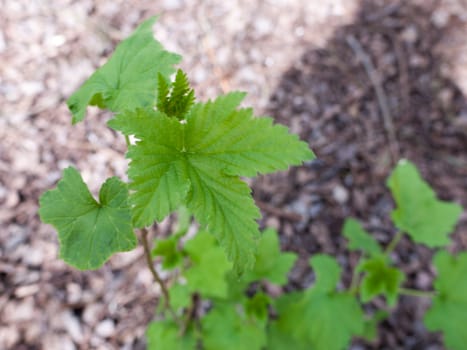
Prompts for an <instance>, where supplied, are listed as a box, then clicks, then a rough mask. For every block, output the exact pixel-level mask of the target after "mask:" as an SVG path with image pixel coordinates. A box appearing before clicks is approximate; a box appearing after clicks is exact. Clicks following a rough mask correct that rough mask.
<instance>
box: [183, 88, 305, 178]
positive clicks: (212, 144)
mask: <svg viewBox="0 0 467 350" xmlns="http://www.w3.org/2000/svg"><path fill="white" fill-rule="evenodd" d="M244 96H245V94H243V93H239V92H234V93H230V94H227V95H225V96H221V97H218V98H217V99H216V100H215V101H213V102H208V103H198V104H196V105H195V106H194V107H193V108H192V110H191V111H190V113H189V115H188V116H187V121H188V122H187V131H186V147H187V148H188V149H190V151H191V152H193V153H196V154H197V155H198V156H199V157H201V158H202V159H203V160H205V161H210V162H213V163H215V164H216V166H217V168H218V169H222V170H223V171H224V172H225V173H227V174H231V175H238V176H248V177H251V176H256V175H257V174H258V173H262V174H266V173H270V172H274V171H277V170H286V169H287V167H288V166H289V165H299V164H301V163H302V162H303V161H304V160H311V159H313V158H314V154H313V152H312V151H311V150H310V149H309V147H308V145H307V144H306V143H305V142H302V141H300V140H299V139H298V137H297V136H296V135H293V134H289V133H288V130H287V128H286V127H284V126H282V125H277V124H276V125H273V124H272V122H273V120H272V119H271V118H267V117H262V118H255V117H254V116H253V112H252V109H239V110H236V109H235V108H236V107H237V106H238V105H239V103H240V102H241V101H242V100H243V98H244Z"/></svg>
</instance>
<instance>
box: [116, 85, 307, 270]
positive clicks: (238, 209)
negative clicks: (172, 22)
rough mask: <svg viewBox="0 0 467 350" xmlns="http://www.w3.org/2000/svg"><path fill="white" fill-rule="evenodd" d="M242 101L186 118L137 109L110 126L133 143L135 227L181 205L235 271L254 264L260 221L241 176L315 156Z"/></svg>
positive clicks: (227, 100) (203, 108)
mask: <svg viewBox="0 0 467 350" xmlns="http://www.w3.org/2000/svg"><path fill="white" fill-rule="evenodd" d="M243 96H244V94H241V93H232V94H228V95H225V96H221V97H219V98H218V99H216V100H215V101H214V102H208V103H197V104H196V105H194V106H193V107H192V108H191V110H190V112H189V114H188V115H187V117H186V121H179V120H177V118H171V117H168V116H167V115H165V114H164V113H162V112H160V111H153V110H149V109H139V110H137V111H135V112H125V113H120V114H119V115H117V116H116V118H115V119H114V120H112V121H110V122H109V125H110V126H111V127H113V128H114V129H116V130H119V131H122V132H123V133H124V134H126V135H134V136H135V137H136V138H137V139H138V141H137V143H136V144H135V145H131V146H130V147H129V151H128V154H127V157H128V158H130V159H131V161H130V165H129V171H128V175H129V178H130V190H131V191H132V193H131V195H130V201H131V204H132V205H133V218H134V224H135V226H136V227H142V226H147V225H149V224H151V223H152V222H153V221H154V220H162V219H163V218H164V217H165V216H166V215H167V214H169V213H170V212H171V211H173V210H175V209H176V208H177V207H178V206H179V205H180V204H182V203H186V205H187V207H188V209H189V210H190V211H191V212H192V213H193V215H194V217H195V218H196V219H197V220H198V222H200V223H201V224H202V225H203V226H204V227H205V228H206V229H207V230H208V231H209V232H210V233H212V234H214V235H215V236H216V237H217V239H218V241H219V242H220V244H221V245H222V246H223V247H224V249H225V250H226V252H227V256H228V257H229V259H230V260H231V261H233V262H234V268H235V270H236V271H237V273H238V274H241V273H242V272H243V271H244V270H245V269H251V268H252V267H253V265H254V260H255V240H256V239H257V238H258V237H259V230H258V224H257V222H256V219H258V218H259V216H260V213H259V210H258V208H257V207H256V206H255V204H254V201H253V198H252V197H251V193H250V192H251V191H250V188H249V187H248V186H247V184H246V183H245V182H243V181H242V180H240V178H239V176H243V175H256V174H257V173H258V172H268V171H272V170H273V169H276V170H278V169H285V168H286V166H287V165H288V164H298V163H299V162H301V161H303V160H306V159H309V158H312V157H313V154H312V152H311V151H310V150H309V149H308V146H307V145H306V144H305V143H304V142H301V141H299V140H298V139H297V137H296V136H295V135H290V134H288V133H287V130H286V129H285V128H284V127H280V126H273V125H272V122H271V120H270V118H257V119H255V118H252V115H251V111H249V110H237V109H236V108H237V106H238V104H239V103H240V102H241V100H242V99H243ZM261 120H263V121H261ZM257 121H258V122H257ZM258 140H260V141H258ZM254 157H257V158H256V159H254ZM286 259H289V261H291V260H290V258H286Z"/></svg>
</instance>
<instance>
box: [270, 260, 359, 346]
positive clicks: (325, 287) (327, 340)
mask: <svg viewBox="0 0 467 350" xmlns="http://www.w3.org/2000/svg"><path fill="white" fill-rule="evenodd" d="M311 264H312V267H313V268H314V270H315V273H316V276H317V280H316V283H315V285H314V286H313V287H312V288H310V289H308V290H307V291H306V292H305V293H303V294H291V295H286V296H284V297H282V298H280V299H279V301H278V303H277V304H276V308H277V311H278V313H279V318H278V320H277V321H273V322H272V325H271V331H270V336H271V337H272V338H271V340H273V341H270V344H269V345H270V348H271V349H273V350H275V349H277V350H279V349H283V348H285V347H284V346H286V345H287V344H288V346H287V348H289V347H290V348H293V349H300V350H302V349H303V350H304V349H314V350H343V349H347V348H348V345H349V343H350V341H351V339H352V336H355V335H360V334H362V333H363V331H364V325H365V319H364V315H363V312H362V310H361V308H360V305H359V304H358V302H357V300H356V299H355V297H354V296H352V295H351V294H350V293H348V292H336V291H335V288H336V284H337V282H338V281H339V279H340V274H341V269H340V267H339V265H338V264H337V262H336V261H335V260H334V258H332V257H330V256H327V255H316V256H314V257H313V258H312V259H311ZM298 320H299V321H298Z"/></svg>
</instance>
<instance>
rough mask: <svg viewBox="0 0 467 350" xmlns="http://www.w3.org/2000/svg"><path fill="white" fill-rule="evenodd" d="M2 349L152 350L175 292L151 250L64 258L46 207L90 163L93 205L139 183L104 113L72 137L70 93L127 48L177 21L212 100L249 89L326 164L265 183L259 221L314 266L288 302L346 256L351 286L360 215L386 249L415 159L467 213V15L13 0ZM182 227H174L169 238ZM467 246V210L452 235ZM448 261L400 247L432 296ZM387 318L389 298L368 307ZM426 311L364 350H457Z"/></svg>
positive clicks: (174, 30)
mask: <svg viewBox="0 0 467 350" xmlns="http://www.w3.org/2000/svg"><path fill="white" fill-rule="evenodd" d="M0 5H1V8H2V13H0V17H1V18H2V22H1V24H0V60H1V62H2V64H1V65H0V92H1V94H0V106H1V107H0V140H1V141H0V349H48V350H54V349H144V348H145V340H144V331H145V327H146V324H147V323H148V322H149V320H150V319H151V318H152V317H153V311H154V308H155V305H156V303H157V297H158V295H159V293H160V291H159V290H158V288H157V286H155V284H154V283H153V281H152V278H151V275H150V272H149V271H148V269H147V268H146V267H145V264H144V258H143V254H142V249H141V248H138V249H136V250H135V251H133V252H130V253H125V254H117V255H116V256H115V257H113V258H112V259H111V260H110V262H109V263H108V264H106V265H105V266H104V267H103V268H101V269H99V270H97V271H88V272H80V271H76V270H74V269H72V268H69V267H67V266H66V265H65V264H64V263H63V262H62V261H61V260H59V259H58V242H57V237H56V234H55V232H54V230H53V228H52V227H50V226H48V225H43V224H41V223H40V222H39V219H38V216H37V200H38V198H39V195H40V194H41V193H42V192H44V191H45V190H47V189H49V188H51V187H53V186H54V184H55V183H56V181H57V180H58V179H59V177H60V175H61V171H62V169H63V168H65V167H67V166H68V165H70V164H71V165H74V166H76V167H77V168H78V169H80V171H81V172H82V173H83V177H84V179H85V181H86V182H87V183H88V184H89V186H90V188H91V189H92V190H93V192H94V193H95V192H96V190H97V189H98V188H99V187H100V184H101V183H102V182H103V181H104V180H105V178H106V177H108V176H112V175H117V176H120V177H122V178H125V170H126V166H127V162H126V160H125V159H124V158H123V156H122V155H123V153H124V151H125V146H124V140H123V139H122V138H121V137H120V136H118V135H117V134H115V133H113V132H112V131H110V130H109V129H108V128H106V126H105V121H106V120H107V119H108V118H109V117H110V116H109V114H107V113H103V112H100V111H97V110H95V109H90V110H89V114H88V117H87V119H86V120H85V121H84V122H83V123H80V124H78V125H77V126H73V127H72V126H71V125H70V115H69V112H68V111H67V109H66V105H65V100H66V99H67V97H68V96H69V95H70V94H71V93H72V92H73V91H74V90H75V89H76V88H77V87H78V86H79V84H80V83H81V82H82V81H84V79H85V78H86V77H87V76H89V74H90V73H91V72H92V71H93V70H94V69H95V68H96V67H98V66H99V65H101V64H102V63H103V62H104V61H105V59H106V58H107V57H108V56H109V54H110V53H111V52H112V51H113V49H114V47H115V45H116V44H117V43H118V41H120V40H121V39H123V38H124V37H126V36H127V35H128V34H129V33H130V32H131V30H132V29H133V28H134V27H135V26H136V25H137V24H138V23H139V22H140V21H141V20H142V19H144V18H147V17H148V16H149V15H152V14H156V13H161V12H163V13H164V14H163V15H162V17H161V19H160V23H158V24H157V25H156V27H155V32H156V36H157V38H158V40H160V41H161V42H162V43H163V44H164V45H165V46H167V47H168V48H169V49H171V50H173V51H176V52H179V53H181V54H182V55H183V56H184V62H183V64H182V68H184V69H185V70H186V71H187V72H188V75H189V77H190V79H191V80H192V82H193V86H194V88H195V90H196V91H197V93H198V96H197V97H198V98H199V99H201V100H204V99H206V98H209V97H213V96H215V95H217V94H219V93H220V92H222V91H227V90H233V89H239V90H244V91H247V92H248V93H249V97H248V99H247V100H246V101H245V104H246V105H251V106H253V107H254V108H255V110H256V111H258V114H268V115H270V116H272V117H273V118H274V119H275V120H276V121H277V122H280V123H283V124H286V125H288V126H289V127H290V128H291V130H292V131H293V132H296V133H298V134H299V135H300V136H301V138H302V139H303V140H306V141H308V142H309V144H310V147H311V148H312V149H313V150H314V151H315V153H316V155H317V159H316V160H315V161H312V162H309V163H307V164H306V165H304V166H302V167H297V168H293V169H291V170H290V171H288V172H282V173H279V174H275V175H269V176H262V177H259V178H257V179H255V180H253V182H252V185H253V190H254V197H255V199H256V201H257V203H258V204H259V205H260V207H261V208H262V212H263V219H262V220H261V225H262V226H263V227H265V226H273V227H276V228H277V229H278V230H279V232H280V234H281V240H282V247H283V249H286V250H293V251H296V252H298V253H299V255H300V260H299V262H298V264H297V265H296V266H295V268H294V269H293V271H292V273H291V274H290V282H289V284H288V285H287V286H286V287H285V288H286V290H293V289H300V288H304V287H307V286H309V285H311V284H312V283H313V280H314V275H313V272H312V271H311V270H310V268H309V267H308V266H307V260H308V259H309V257H310V256H312V255H313V254H316V253H318V252H321V253H328V254H332V255H334V256H337V258H338V260H339V262H340V263H341V264H342V266H343V269H344V278H343V281H342V285H343V286H347V285H348V284H349V283H350V277H351V275H350V271H351V268H352V267H353V266H354V265H355V264H356V261H357V256H356V255H355V254H352V253H349V252H348V251H347V250H346V242H345V240H344V238H343V237H342V235H341V228H342V223H343V221H344V219H345V218H347V217H349V216H352V217H355V218H358V219H359V220H360V221H361V222H362V223H363V224H364V226H365V227H366V228H367V229H368V230H369V231H371V232H372V233H373V234H374V235H375V237H376V238H377V239H378V240H379V241H380V242H381V243H382V244H387V243H388V242H389V241H390V240H391V238H392V236H393V234H394V232H395V229H394V227H393V226H392V225H391V223H390V221H389V214H390V212H391V210H392V208H393V206H394V204H393V202H392V199H391V196H390V194H389V191H388V189H387V188H386V186H385V180H386V178H387V177H388V175H389V174H390V171H391V169H392V168H393V166H394V164H395V163H396V162H397V160H398V159H400V158H407V159H410V160H411V161H412V162H414V163H415V164H416V165H417V166H418V167H419V169H420V170H421V173H422V175H423V176H424V178H425V179H426V180H427V181H428V182H429V183H430V184H431V185H432V186H433V188H434V189H435V191H436V193H437V194H438V195H439V196H440V197H441V198H442V199H444V200H452V201H455V202H457V203H459V204H461V205H462V206H463V207H464V208H467V152H466V151H467V100H466V96H467V64H466V63H467V62H466V61H467V59H466V57H467V47H466V45H465V43H464V42H463V41H465V40H464V38H465V33H466V30H467V4H465V3H463V2H462V0H443V1H423V0H412V1H396V0H393V1H391V0H381V1H380V0H373V1H368V0H367V1H361V2H360V1H345V0H320V1H315V0H310V1H296V2H288V1H283V0H274V1H273V0H270V1H251V0H250V1H242V0H238V1H229V2H220V1H183V0H164V1H160V2H144V1H123V0H119V1H99V2H93V1H90V0H82V1H71V0H53V1H48V2H40V1H39V2H31V1H26V0H18V1H15V2H10V1H0ZM171 225H172V222H171V220H167V221H165V222H163V223H161V224H160V225H159V231H161V232H160V233H161V234H164V233H166V232H168V231H169V229H170V226H171ZM452 237H453V240H454V243H453V244H452V246H451V247H450V250H451V251H453V252H457V251H461V250H465V249H467V214H466V212H465V211H464V213H463V214H462V216H461V220H460V222H459V224H458V226H457V228H456V231H455V234H454V235H453V236H452ZM432 253H433V252H432V251H431V250H429V249H427V248H425V247H422V246H416V245H414V244H413V243H412V242H410V241H409V240H408V239H404V240H402V242H401V243H400V244H399V245H398V246H397V249H396V250H395V252H394V254H393V258H394V261H395V262H396V264H397V265H398V266H400V267H401V268H402V269H403V270H404V272H405V273H406V274H407V281H406V284H405V286H407V287H411V288H418V289H422V290H429V289H430V288H431V281H432V279H433V277H434V276H435V271H434V269H433V268H432V266H431V264H430V261H431V255H432ZM376 306H378V307H385V304H384V301H383V300H382V299H381V300H380V299H377V300H375V302H374V303H372V304H371V305H369V306H368V310H369V311H370V312H371V311H372V310H373V309H374V308H375V307H376ZM428 306H429V301H428V300H425V299H415V298H413V297H402V298H401V299H400V302H399V304H398V306H397V307H396V308H395V309H394V310H392V311H393V312H392V314H391V316H390V317H389V318H388V319H387V320H385V321H384V322H382V323H381V325H380V327H379V337H378V339H377V340H376V341H375V342H374V343H367V342H363V341H361V340H355V341H354V342H353V344H352V347H351V348H352V349H354V350H357V349H430V350H435V349H442V348H443V347H442V343H441V337H440V335H439V334H431V333H428V332H427V331H426V329H425V328H424V326H423V324H422V322H421V320H422V316H423V312H424V310H426V308H427V307H428Z"/></svg>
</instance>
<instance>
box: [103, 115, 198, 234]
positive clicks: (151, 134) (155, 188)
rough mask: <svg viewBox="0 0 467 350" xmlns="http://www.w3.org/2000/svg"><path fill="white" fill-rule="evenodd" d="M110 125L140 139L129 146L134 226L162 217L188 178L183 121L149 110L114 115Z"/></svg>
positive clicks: (183, 190)
mask: <svg viewBox="0 0 467 350" xmlns="http://www.w3.org/2000/svg"><path fill="white" fill-rule="evenodd" d="M109 126H111V127H112V128H114V129H116V130H119V131H122V132H123V133H124V134H127V135H130V134H134V135H136V136H137V137H139V138H140V139H141V140H140V141H138V142H137V143H136V145H132V146H130V147H129V150H128V153H127V158H130V159H131V161H130V165H129V169H128V176H129V178H130V179H131V182H130V185H129V188H130V190H131V191H133V193H132V194H131V195H130V202H131V204H132V205H133V221H134V225H135V227H144V226H149V225H151V224H152V223H153V222H154V220H158V221H162V219H164V218H165V217H166V216H167V215H168V214H169V213H170V212H172V211H174V210H175V209H177V208H178V207H179V206H180V205H181V204H182V203H183V201H184V199H185V197H186V194H187V192H188V189H189V187H190V182H189V179H188V176H187V171H186V162H185V160H184V157H183V154H182V152H181V150H182V149H183V131H182V128H183V126H182V124H180V122H179V121H178V120H177V119H174V118H169V117H167V116H166V115H165V114H163V113H160V112H156V111H152V110H143V109H140V110H137V111H136V112H130V113H125V114H119V115H117V116H116V117H115V118H114V119H113V120H112V121H110V122H109Z"/></svg>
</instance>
